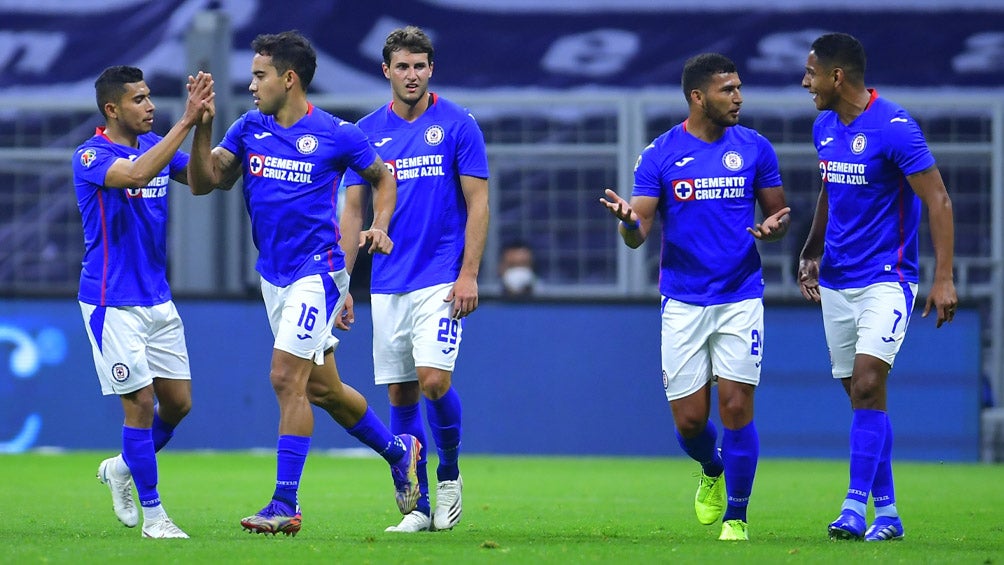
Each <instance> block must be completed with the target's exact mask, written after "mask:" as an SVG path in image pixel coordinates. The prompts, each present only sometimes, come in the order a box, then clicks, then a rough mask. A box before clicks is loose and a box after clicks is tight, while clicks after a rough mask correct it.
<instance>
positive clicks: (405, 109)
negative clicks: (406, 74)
mask: <svg viewBox="0 0 1004 565" xmlns="http://www.w3.org/2000/svg"><path fill="white" fill-rule="evenodd" d="M431 104H432V93H431V92H427V93H426V94H425V96H420V97H419V98H418V100H416V101H415V103H414V104H408V103H407V102H405V101H404V100H401V99H399V98H395V99H394V102H393V103H392V104H391V109H392V110H393V111H394V113H395V114H397V117H399V118H401V119H402V120H404V121H406V122H413V121H415V120H417V119H418V118H419V117H421V116H422V114H424V113H425V111H426V110H428V109H429V106H430V105H431Z"/></svg>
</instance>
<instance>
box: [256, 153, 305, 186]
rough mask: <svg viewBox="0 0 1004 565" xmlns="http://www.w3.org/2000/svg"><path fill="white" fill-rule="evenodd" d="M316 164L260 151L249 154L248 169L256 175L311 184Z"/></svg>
mask: <svg viewBox="0 0 1004 565" xmlns="http://www.w3.org/2000/svg"><path fill="white" fill-rule="evenodd" d="M313 170H314V164H313V163H308V162H306V161H297V160H296V159H282V158H280V157H272V156H271V155H261V154H259V153H249V154H248V171H250V173H251V174H252V175H254V176H256V177H262V178H266V179H275V180H281V181H286V182H291V183H299V184H309V183H310V178H311V177H310V173H311V172H312V171H313Z"/></svg>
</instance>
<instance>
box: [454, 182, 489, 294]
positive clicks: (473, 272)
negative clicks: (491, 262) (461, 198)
mask: <svg viewBox="0 0 1004 565" xmlns="http://www.w3.org/2000/svg"><path fill="white" fill-rule="evenodd" d="M488 218H489V211H488V202H487V198H485V202H484V203H483V204H479V205H475V206H473V207H472V206H470V205H468V209H467V227H466V228H465V230H464V240H465V241H464V259H463V263H461V265H460V275H461V276H470V277H473V278H477V276H478V271H479V270H480V269H481V258H482V257H483V256H484V252H485V242H486V241H487V239H488Z"/></svg>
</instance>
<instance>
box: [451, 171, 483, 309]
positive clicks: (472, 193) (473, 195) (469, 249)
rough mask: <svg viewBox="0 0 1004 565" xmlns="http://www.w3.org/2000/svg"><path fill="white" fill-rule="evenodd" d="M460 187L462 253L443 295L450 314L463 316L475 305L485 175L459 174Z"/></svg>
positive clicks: (481, 248)
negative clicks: (463, 220)
mask: <svg viewBox="0 0 1004 565" xmlns="http://www.w3.org/2000/svg"><path fill="white" fill-rule="evenodd" d="M460 190H461V191H462V192H463V193H464V201H465V202H466V203H467V226H466V227H465V228H464V257H463V260H462V262H461V263H460V274H459V275H458V276H457V280H456V282H454V283H453V288H452V289H451V290H450V293H449V294H448V295H447V297H446V301H447V302H453V311H452V314H453V317H454V318H463V317H464V316H466V315H468V314H470V313H471V312H473V311H474V310H476V309H477V307H478V272H479V271H480V269H481V258H482V257H483V256H484V252H485V241H487V240H488V217H489V211H488V179H484V178H480V177H472V176H469V175H460Z"/></svg>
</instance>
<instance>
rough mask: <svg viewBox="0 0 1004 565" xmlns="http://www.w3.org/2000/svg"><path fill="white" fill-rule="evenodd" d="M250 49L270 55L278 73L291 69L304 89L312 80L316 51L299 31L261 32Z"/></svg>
mask: <svg viewBox="0 0 1004 565" xmlns="http://www.w3.org/2000/svg"><path fill="white" fill-rule="evenodd" d="M251 49H253V50H254V52H255V53H257V54H259V55H265V56H268V57H272V66H274V67H275V70H276V72H278V73H279V74H282V73H284V72H286V71H288V70H290V69H292V70H293V72H295V73H296V76H298V77H300V84H301V85H303V89H304V90H307V86H309V85H310V81H312V80H314V71H316V70H317V52H315V51H314V48H313V47H312V46H311V45H310V41H309V40H307V38H306V37H304V36H303V34H301V33H300V32H299V31H296V30H291V31H284V32H282V33H274V34H270V33H263V34H261V35H259V36H258V37H256V38H254V41H252V42H251Z"/></svg>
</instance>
